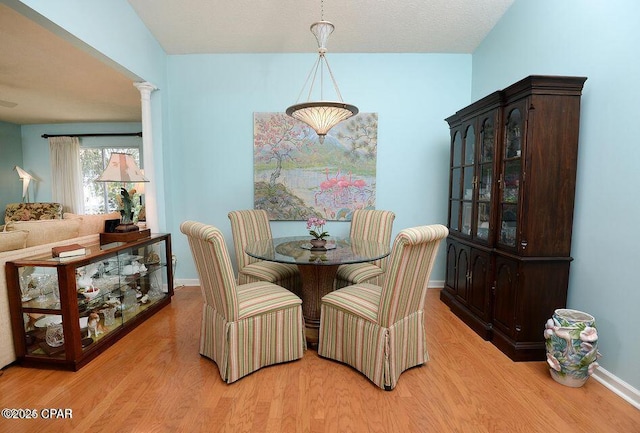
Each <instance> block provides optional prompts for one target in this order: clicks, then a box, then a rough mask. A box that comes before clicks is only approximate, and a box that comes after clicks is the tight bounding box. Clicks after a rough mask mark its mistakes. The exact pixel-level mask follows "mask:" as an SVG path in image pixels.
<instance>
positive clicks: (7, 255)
mask: <svg viewBox="0 0 640 433" xmlns="http://www.w3.org/2000/svg"><path fill="white" fill-rule="evenodd" d="M29 204H30V205H34V204H35V203H29ZM30 210H33V207H32V208H31V209H29V206H26V207H22V209H21V210H20V211H19V212H20V215H21V216H20V217H19V218H17V219H18V220H17V221H16V220H7V215H6V214H5V220H6V224H5V225H4V227H3V229H2V231H0V368H3V367H5V366H7V365H8V364H10V363H12V362H13V361H15V359H16V356H15V351H14V347H13V335H12V330H11V318H10V317H11V316H10V311H9V299H8V293H7V281H6V277H5V264H6V263H7V262H9V261H12V260H17V259H22V258H25V257H29V256H33V255H36V254H44V253H47V252H50V251H51V248H52V247H54V246H58V245H66V244H70V243H78V244H81V245H83V244H84V245H86V244H90V243H96V242H98V240H99V237H100V236H99V233H100V232H103V231H104V222H105V220H107V219H115V218H119V217H120V215H119V214H118V213H117V212H114V213H110V214H102V215H76V214H68V213H65V214H63V215H62V218H54V219H37V218H39V217H35V216H34V215H33V214H32V217H33V218H34V219H30V220H29V219H27V218H26V216H25V215H26V213H25V212H29V211H30ZM13 215H15V214H13Z"/></svg>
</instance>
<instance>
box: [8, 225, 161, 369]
mask: <svg viewBox="0 0 640 433" xmlns="http://www.w3.org/2000/svg"><path fill="white" fill-rule="evenodd" d="M84 246H85V248H86V250H87V253H86V254H84V255H82V256H76V257H70V258H65V259H60V258H53V257H52V256H51V255H44V256H43V255H40V256H34V257H30V258H25V259H20V260H16V261H12V262H8V263H7V265H6V272H7V283H8V288H9V303H10V308H11V323H12V327H13V338H14V345H15V349H16V355H17V359H18V362H19V363H20V364H21V365H23V366H28V367H52V368H63V369H69V370H77V369H79V368H81V367H82V366H84V365H85V364H86V363H87V362H89V361H90V360H91V359H93V358H95V357H96V356H98V355H99V354H100V353H101V352H103V351H104V350H105V349H107V348H108V347H110V346H111V345H112V344H113V343H115V342H116V341H117V340H119V339H120V338H122V337H123V336H124V335H126V334H127V333H128V332H130V331H131V330H132V329H134V328H135V327H136V326H138V325H139V324H140V323H142V322H143V321H145V320H146V319H148V318H149V317H151V316H152V315H153V314H155V313H156V312H157V311H159V310H160V309H161V308H162V307H164V306H166V305H167V304H169V303H170V302H171V296H172V295H173V271H172V268H171V237H170V235H169V234H156V235H151V236H149V237H146V238H144V239H139V240H134V241H132V242H112V243H109V244H102V245H101V244H99V243H96V244H93V245H84Z"/></svg>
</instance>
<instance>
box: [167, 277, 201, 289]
mask: <svg viewBox="0 0 640 433" xmlns="http://www.w3.org/2000/svg"><path fill="white" fill-rule="evenodd" d="M199 285H200V280H199V279H197V278H181V279H175V280H173V287H174V288H176V287H182V286H199Z"/></svg>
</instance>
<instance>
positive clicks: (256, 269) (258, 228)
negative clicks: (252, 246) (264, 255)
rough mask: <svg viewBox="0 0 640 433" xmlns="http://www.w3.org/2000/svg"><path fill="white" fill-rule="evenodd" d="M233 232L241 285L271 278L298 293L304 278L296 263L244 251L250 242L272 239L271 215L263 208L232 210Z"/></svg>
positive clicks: (230, 217) (230, 214)
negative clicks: (258, 256)
mask: <svg viewBox="0 0 640 433" xmlns="http://www.w3.org/2000/svg"><path fill="white" fill-rule="evenodd" d="M228 216H229V220H230V221H231V234H232V236H233V246H234V250H235V253H236V263H237V265H238V284H246V283H253V282H255V281H269V282H270V283H274V284H277V285H279V286H282V287H285V288H287V289H289V290H290V291H292V292H293V293H295V294H296V295H299V294H300V292H301V290H302V279H301V277H300V271H298V267H297V266H296V265H290V264H286V263H276V262H268V261H265V260H260V259H256V258H254V257H251V256H249V255H248V254H247V253H245V252H244V250H245V248H246V247H247V245H248V244H249V243H250V242H254V241H260V240H263V239H271V238H272V235H271V226H270V225H269V216H268V215H267V211H265V210H263V209H248V210H236V211H231V212H229V215H228Z"/></svg>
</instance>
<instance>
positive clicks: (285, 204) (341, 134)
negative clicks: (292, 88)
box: [254, 113, 377, 220]
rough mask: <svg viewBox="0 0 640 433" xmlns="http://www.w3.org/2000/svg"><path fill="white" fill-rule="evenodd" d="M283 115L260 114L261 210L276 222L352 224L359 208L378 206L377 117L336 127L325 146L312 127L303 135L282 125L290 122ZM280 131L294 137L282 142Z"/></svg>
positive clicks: (257, 198)
mask: <svg viewBox="0 0 640 433" xmlns="http://www.w3.org/2000/svg"><path fill="white" fill-rule="evenodd" d="M361 115H362V117H360V116H361ZM279 116H282V113H254V185H255V186H254V207H255V208H256V209H265V210H266V211H267V213H268V214H269V218H270V219H271V220H306V217H305V215H313V216H318V217H322V218H325V219H328V220H350V218H351V214H352V213H353V211H354V210H356V209H362V208H375V196H376V194H375V191H376V155H377V152H376V150H377V114H376V113H360V114H358V115H357V116H354V117H353V118H351V119H348V120H347V121H345V122H342V123H341V124H339V125H337V126H335V127H334V128H333V129H332V132H331V133H330V134H329V135H327V137H326V139H325V141H324V143H322V144H320V143H318V141H317V137H316V136H315V135H314V133H312V131H309V133H306V132H305V128H308V127H306V126H302V127H301V129H300V131H302V132H299V131H298V132H296V130H294V129H287V128H285V127H284V126H278V122H281V121H282V122H284V121H285V120H283V119H280V117H279ZM287 121H288V120H287ZM258 126H260V127H258ZM279 131H287V132H288V135H287V136H285V137H284V138H279V137H278V134H279ZM364 131H366V133H365V132H364ZM263 132H264V134H265V135H264V136H263V135H262V134H263ZM294 132H296V133H295V134H294ZM267 134H268V135H267Z"/></svg>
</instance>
